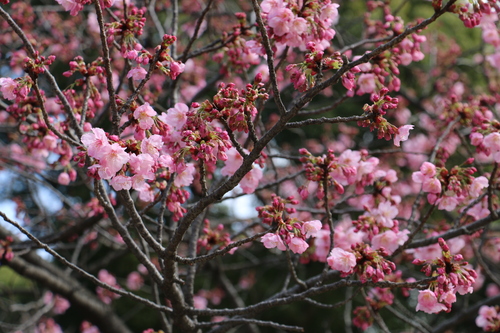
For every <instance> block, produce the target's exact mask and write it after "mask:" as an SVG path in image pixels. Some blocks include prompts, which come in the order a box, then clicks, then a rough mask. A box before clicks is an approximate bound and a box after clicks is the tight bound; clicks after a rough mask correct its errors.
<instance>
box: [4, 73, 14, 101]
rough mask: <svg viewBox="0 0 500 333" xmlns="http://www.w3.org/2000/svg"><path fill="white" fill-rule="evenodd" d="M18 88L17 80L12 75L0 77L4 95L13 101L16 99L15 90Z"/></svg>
mask: <svg viewBox="0 0 500 333" xmlns="http://www.w3.org/2000/svg"><path fill="white" fill-rule="evenodd" d="M16 89H17V82H16V81H14V80H13V79H11V78H10V77H0V92H2V94H3V97H4V98H6V99H8V100H10V101H13V100H15V99H16V94H15V91H16Z"/></svg>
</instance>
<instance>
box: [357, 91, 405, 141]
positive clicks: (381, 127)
mask: <svg viewBox="0 0 500 333" xmlns="http://www.w3.org/2000/svg"><path fill="white" fill-rule="evenodd" d="M388 92H389V89H388V88H385V87H384V88H382V89H381V90H380V92H379V94H372V95H371V101H372V102H373V104H372V105H369V104H365V105H364V106H363V111H364V112H365V113H366V114H372V115H373V117H371V118H370V119H367V120H361V121H358V125H359V126H361V127H369V128H370V131H373V130H375V129H376V130H377V131H378V134H377V137H378V138H379V139H382V138H384V139H386V140H391V139H392V137H393V136H394V135H397V134H399V130H398V128H397V127H396V126H394V125H392V124H391V123H389V122H388V121H387V120H386V119H385V118H384V115H385V114H386V113H387V110H391V109H396V108H397V107H398V103H399V100H398V99H397V98H393V97H391V96H389V95H387V93H388Z"/></svg>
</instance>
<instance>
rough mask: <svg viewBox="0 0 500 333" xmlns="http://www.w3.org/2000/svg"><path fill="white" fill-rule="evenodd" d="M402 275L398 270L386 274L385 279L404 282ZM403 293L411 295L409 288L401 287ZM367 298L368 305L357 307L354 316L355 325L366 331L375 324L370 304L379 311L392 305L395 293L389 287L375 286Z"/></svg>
mask: <svg viewBox="0 0 500 333" xmlns="http://www.w3.org/2000/svg"><path fill="white" fill-rule="evenodd" d="M401 276H402V272H401V271H396V272H394V273H393V274H390V275H386V277H385V280H386V281H391V282H404V280H403V279H402V278H401ZM401 293H402V294H403V296H405V297H408V296H409V295H410V293H409V292H408V289H407V288H401ZM365 300H366V302H367V303H368V305H364V306H358V307H356V308H355V309H354V311H353V315H354V318H353V320H352V321H353V324H354V326H356V327H358V328H360V329H362V330H364V331H365V330H366V329H368V327H370V326H371V325H372V324H373V316H372V315H371V313H370V310H369V308H368V306H370V307H371V308H372V309H373V310H374V311H379V310H380V309H382V308H383V307H385V306H387V305H392V303H393V302H394V294H393V293H392V291H391V289H389V288H379V287H375V288H372V289H370V290H369V291H368V294H367V295H366V297H365Z"/></svg>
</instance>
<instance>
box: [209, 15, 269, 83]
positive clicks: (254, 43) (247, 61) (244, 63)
mask: <svg viewBox="0 0 500 333" xmlns="http://www.w3.org/2000/svg"><path fill="white" fill-rule="evenodd" d="M235 15H236V19H237V20H238V24H237V25H234V26H233V28H232V33H231V34H228V33H226V32H224V33H223V35H222V39H223V41H224V44H225V45H224V47H223V48H222V49H221V51H220V52H218V53H216V54H214V56H213V60H214V61H216V62H217V63H219V64H220V65H221V69H220V72H221V74H225V75H227V74H229V73H230V72H235V73H238V74H241V73H245V72H248V70H249V69H250V67H251V66H252V65H259V64H260V57H259V55H264V52H263V50H262V49H261V46H262V45H261V44H260V36H253V33H252V31H251V29H250V27H249V26H248V25H247V19H246V14H245V13H241V12H240V13H236V14H235ZM245 36H251V37H252V38H251V39H250V40H249V41H247V40H245V38H243V37H245Z"/></svg>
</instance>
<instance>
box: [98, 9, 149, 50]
mask: <svg viewBox="0 0 500 333" xmlns="http://www.w3.org/2000/svg"><path fill="white" fill-rule="evenodd" d="M145 13H146V8H141V9H139V8H137V7H135V6H129V10H128V13H127V15H126V17H124V18H122V19H121V20H120V21H117V22H112V23H107V24H106V29H107V33H108V43H112V42H113V41H114V40H115V39H116V37H121V38H120V41H119V43H120V46H121V52H122V54H123V55H126V54H127V53H128V51H131V50H136V49H137V46H136V44H137V40H136V38H135V36H140V35H142V33H143V28H144V24H145V23H146V18H145V17H144V15H145Z"/></svg>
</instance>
